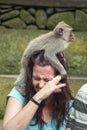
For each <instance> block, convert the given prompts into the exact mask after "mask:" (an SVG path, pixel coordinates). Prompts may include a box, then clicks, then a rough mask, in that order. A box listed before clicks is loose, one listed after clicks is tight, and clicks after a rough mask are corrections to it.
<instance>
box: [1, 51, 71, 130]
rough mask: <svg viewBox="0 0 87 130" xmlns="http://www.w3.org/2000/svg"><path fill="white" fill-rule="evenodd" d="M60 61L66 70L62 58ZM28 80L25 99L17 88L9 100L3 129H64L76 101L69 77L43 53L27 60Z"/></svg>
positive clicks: (61, 57)
mask: <svg viewBox="0 0 87 130" xmlns="http://www.w3.org/2000/svg"><path fill="white" fill-rule="evenodd" d="M57 58H58V60H60V62H61V64H62V65H63V66H64V67H65V69H66V70H67V65H66V63H65V59H64V57H63V55H62V54H61V53H59V54H58V55H57ZM26 78H27V81H26V86H23V85H22V88H23V89H24V88H25V89H24V91H25V96H23V95H22V94H21V93H20V92H19V91H18V90H17V89H16V88H15V87H14V88H13V89H12V91H11V92H10V94H9V95H8V97H7V107H6V112H5V116H4V120H3V130H65V128H66V120H67V118H68V114H69V110H70V107H71V104H72V100H71V99H73V97H72V95H71V93H70V89H69V86H68V83H67V77H66V78H63V79H62V77H61V76H60V72H59V70H57V69H56V68H55V67H53V66H52V65H51V64H50V63H49V62H48V61H46V60H45V59H44V52H40V53H38V54H35V55H33V56H32V57H31V58H30V60H29V61H28V65H27V67H26Z"/></svg>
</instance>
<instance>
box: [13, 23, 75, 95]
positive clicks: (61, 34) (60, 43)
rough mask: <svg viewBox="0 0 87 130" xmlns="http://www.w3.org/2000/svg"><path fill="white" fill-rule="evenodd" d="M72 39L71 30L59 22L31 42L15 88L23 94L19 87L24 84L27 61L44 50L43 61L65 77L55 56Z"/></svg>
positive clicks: (22, 61) (65, 73) (64, 72)
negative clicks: (45, 60) (46, 61)
mask: <svg viewBox="0 0 87 130" xmlns="http://www.w3.org/2000/svg"><path fill="white" fill-rule="evenodd" d="M74 39H75V37H74V33H73V28H72V27H71V26H70V25H68V24H66V23H65V22H64V21H61V22H59V23H58V24H57V25H56V27H55V28H54V29H53V30H52V31H50V32H48V33H45V34H42V35H40V36H38V37H37V38H35V39H33V40H31V41H30V42H29V44H28V46H27V48H26V49H25V51H24V53H23V56H22V60H21V64H22V68H21V72H20V74H19V76H18V78H17V80H16V81H15V83H14V85H15V86H16V88H17V89H18V90H19V91H21V92H22V93H23V91H22V89H21V87H20V86H21V84H25V82H26V66H27V64H28V59H29V58H30V57H31V56H32V55H33V54H35V53H37V52H39V51H41V50H42V51H43V50H44V57H45V59H47V60H48V61H49V62H50V63H51V64H52V65H53V66H54V67H56V68H57V69H58V70H59V71H60V74H61V75H63V76H66V75H67V72H66V71H65V69H64V67H63V66H62V64H61V63H60V62H59V61H58V59H57V57H56V54H57V53H59V52H62V51H64V50H65V49H66V48H67V47H68V45H69V43H70V42H72V41H74Z"/></svg>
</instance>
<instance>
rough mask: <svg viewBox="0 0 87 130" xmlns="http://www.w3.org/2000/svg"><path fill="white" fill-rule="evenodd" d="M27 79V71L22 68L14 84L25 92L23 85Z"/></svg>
mask: <svg viewBox="0 0 87 130" xmlns="http://www.w3.org/2000/svg"><path fill="white" fill-rule="evenodd" d="M25 81H26V72H25V69H23V68H22V69H21V72H20V74H19V75H18V77H17V79H16V81H15V83H14V85H15V87H16V88H17V89H18V90H19V91H20V92H21V93H23V94H24V92H23V91H24V88H23V85H25Z"/></svg>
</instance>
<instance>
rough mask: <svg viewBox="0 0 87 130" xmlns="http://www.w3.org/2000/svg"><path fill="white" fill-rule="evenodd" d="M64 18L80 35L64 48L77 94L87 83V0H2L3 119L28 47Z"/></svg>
mask: <svg viewBox="0 0 87 130" xmlns="http://www.w3.org/2000/svg"><path fill="white" fill-rule="evenodd" d="M60 21H65V22H66V23H67V24H69V25H71V26H72V27H73V28H74V33H75V37H76V39H75V41H74V42H73V43H71V44H70V46H69V47H68V49H66V50H65V51H64V54H65V57H66V59H67V62H68V66H69V77H70V78H69V83H70V88H71V90H72V93H73V95H74V96H75V94H76V92H77V91H78V89H79V88H80V87H81V86H82V85H83V84H84V83H87V1H85V0H76V1H74V0H67V1H66V0H62V1H61V0H55V1H54V0H48V1H46V0H41V1H39V0H21V1H17V0H13V1H10V0H8V1H6V0H3V1H2V0H0V99H1V101H0V119H1V121H0V122H2V119H3V115H4V110H5V100H6V95H7V94H8V93H9V91H10V90H11V88H12V87H13V86H14V81H15V79H16V77H17V75H18V74H19V72H20V61H21V56H22V54H23V51H24V49H25V48H26V46H27V44H28V43H29V41H30V40H32V39H33V38H35V37H37V36H39V35H41V34H43V33H47V32H49V31H51V30H52V29H53V28H54V27H55V26H56V24H57V23H58V22H60Z"/></svg>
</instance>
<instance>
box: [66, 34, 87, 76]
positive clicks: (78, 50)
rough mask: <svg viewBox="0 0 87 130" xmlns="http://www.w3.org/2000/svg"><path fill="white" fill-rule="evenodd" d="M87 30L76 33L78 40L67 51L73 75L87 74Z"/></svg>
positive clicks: (70, 70)
mask: <svg viewBox="0 0 87 130" xmlns="http://www.w3.org/2000/svg"><path fill="white" fill-rule="evenodd" d="M86 36H87V32H78V33H75V37H76V40H75V41H74V42H73V43H71V44H70V46H69V48H68V49H67V50H66V51H65V55H66V57H67V61H68V65H69V72H70V74H72V75H79V76H82V75H84V76H87V73H86V72H87V65H86V63H87V37H86Z"/></svg>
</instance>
